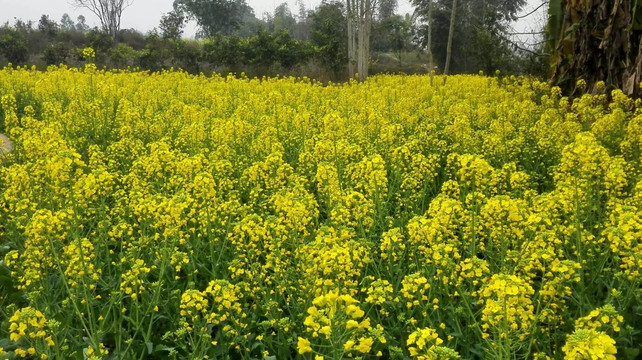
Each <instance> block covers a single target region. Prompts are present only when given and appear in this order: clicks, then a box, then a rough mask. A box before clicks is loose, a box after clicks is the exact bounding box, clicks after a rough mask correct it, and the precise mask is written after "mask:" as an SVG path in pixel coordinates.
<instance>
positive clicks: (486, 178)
mask: <svg viewBox="0 0 642 360" xmlns="http://www.w3.org/2000/svg"><path fill="white" fill-rule="evenodd" d="M93 55H94V54H93V52H92V51H90V50H87V51H85V52H84V56H86V57H88V58H91V57H92V56H93ZM432 84H433V85H431V81H430V78H428V77H423V76H376V77H372V78H369V79H368V80H367V81H365V82H363V83H356V82H350V83H347V84H343V85H330V86H323V85H321V84H319V83H317V82H315V81H311V80H309V79H306V78H302V79H298V80H297V79H293V78H285V79H280V80H278V79H271V78H269V79H264V80H258V79H237V78H232V77H220V76H213V77H205V76H193V75H189V74H187V73H184V72H162V73H156V74H151V75H150V74H147V73H140V72H122V71H116V72H104V71H98V70H96V68H95V66H93V65H92V64H88V65H87V66H86V67H85V68H84V70H83V69H81V70H78V69H69V68H65V67H63V68H55V67H52V68H50V69H49V71H47V72H39V71H35V70H29V69H24V68H22V69H11V68H7V69H4V70H2V71H0V98H1V109H2V110H1V112H0V118H1V119H3V123H2V125H1V126H0V129H1V130H2V132H4V133H6V134H8V135H9V137H10V138H11V139H13V141H14V142H15V150H14V152H13V153H11V154H9V155H5V156H3V157H2V158H1V160H0V161H1V162H2V164H1V167H0V224H1V227H0V257H1V258H3V259H4V260H3V262H1V263H0V358H6V357H9V358H12V357H14V356H18V357H21V356H26V357H30V358H41V359H45V358H56V359H82V358H89V359H99V358H105V359H111V358H114V359H132V358H146V357H149V358H155V359H162V358H175V359H202V358H204V357H206V356H207V357H209V358H222V359H225V358H230V359H250V358H254V359H256V358H264V359H289V358H301V359H317V360H318V359H324V358H325V359H343V358H346V357H354V358H361V359H375V358H383V359H457V358H459V357H461V358H465V359H481V358H486V359H516V358H517V359H526V358H527V359H533V358H535V359H549V358H551V359H562V358H564V359H569V360H570V359H615V355H616V353H617V356H618V358H622V359H632V358H634V357H636V356H639V349H637V350H636V347H638V346H639V344H640V343H641V342H642V338H641V335H640V330H642V319H641V315H642V311H641V309H640V303H641V301H642V293H641V291H640V289H641V288H640V282H641V281H642V273H641V272H640V270H641V267H642V240H641V239H642V211H641V210H642V181H641V175H640V174H641V171H642V166H641V164H642V163H641V162H640V155H641V150H642V148H641V144H642V114H641V113H640V110H636V109H639V108H640V107H639V105H640V102H634V101H632V100H631V99H629V98H627V97H626V96H624V95H623V94H622V93H621V92H619V91H615V92H614V93H613V94H612V97H613V102H612V103H608V102H607V101H608V100H607V97H606V95H605V94H597V95H584V96H581V97H578V98H576V99H574V100H573V101H572V102H571V101H569V100H568V99H567V98H564V97H561V95H560V89H559V88H549V87H548V86H547V85H546V84H544V83H541V82H538V81H534V80H531V79H528V78H504V79H500V78H490V77H483V76H453V77H448V78H447V79H445V78H440V77H435V79H434V81H432ZM636 106H637V107H636Z"/></svg>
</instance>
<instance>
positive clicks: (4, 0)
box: [0, 0, 543, 37]
mask: <svg viewBox="0 0 642 360" xmlns="http://www.w3.org/2000/svg"><path fill="white" fill-rule="evenodd" d="M246 1H247V3H248V4H249V5H250V6H251V7H252V8H253V9H254V13H255V14H256V16H257V17H258V18H262V16H263V13H264V12H269V13H273V12H274V8H275V7H277V6H278V5H279V4H281V3H283V2H284V1H286V0H246ZM301 1H303V4H304V5H305V6H306V8H309V9H310V8H314V7H315V6H317V5H318V4H319V3H320V2H321V1H320V0H301ZM541 1H542V0H529V4H528V5H527V6H526V8H525V11H524V13H526V12H527V11H528V10H529V9H533V8H535V6H536V5H537V4H539V3H541ZM173 2H174V0H133V4H132V5H131V7H129V8H128V9H127V10H125V12H124V13H123V17H122V23H121V26H122V28H124V29H129V28H134V29H137V30H140V31H142V32H147V31H149V30H151V29H153V28H154V27H157V26H158V22H159V20H160V18H161V16H162V15H163V14H164V13H166V12H168V11H170V10H171V9H172V3H173ZM287 2H288V4H289V5H290V9H292V12H293V13H298V6H297V1H296V0H287ZM412 11H413V7H412V6H411V5H410V1H409V0H399V8H398V11H397V12H398V13H401V14H405V13H412ZM540 12H541V13H543V11H540ZM65 13H67V14H69V15H70V16H71V18H72V19H73V20H74V21H75V20H76V18H77V17H78V15H81V14H82V15H84V16H85V18H86V19H87V24H88V25H90V26H92V27H93V26H96V25H98V20H97V19H96V18H95V16H94V15H93V14H91V13H90V12H88V11H87V10H84V9H78V8H75V7H74V6H73V5H72V0H0V23H4V22H6V21H9V23H11V24H13V22H14V21H15V19H22V20H25V21H26V20H33V21H34V22H37V21H38V19H40V16H41V15H42V14H47V15H49V17H50V18H51V19H52V20H55V21H57V22H59V21H60V19H61V18H62V15H63V14H65ZM536 15H537V14H536ZM528 27H530V25H529V24H528V23H524V22H522V23H520V24H518V25H517V26H516V28H517V29H518V30H519V31H522V30H524V29H526V28H528ZM195 32H196V27H195V25H194V24H191V26H188V29H187V30H186V32H185V35H186V36H190V37H191V36H193V35H194V33H195Z"/></svg>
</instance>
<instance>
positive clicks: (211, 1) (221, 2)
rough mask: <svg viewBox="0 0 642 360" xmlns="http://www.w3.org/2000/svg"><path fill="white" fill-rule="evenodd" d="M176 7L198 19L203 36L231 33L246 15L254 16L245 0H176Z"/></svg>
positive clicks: (190, 16)
mask: <svg viewBox="0 0 642 360" xmlns="http://www.w3.org/2000/svg"><path fill="white" fill-rule="evenodd" d="M174 9H179V10H180V11H182V12H183V13H185V14H186V15H187V17H188V18H190V19H195V20H196V22H197V23H198V26H199V27H200V30H201V31H200V34H199V36H201V37H210V36H213V35H216V34H218V33H221V34H225V35H230V34H232V33H233V32H234V31H235V30H237V29H239V27H240V26H241V23H242V22H243V19H244V17H245V16H246V15H248V14H251V16H252V17H254V11H253V10H252V8H251V7H249V6H248V5H247V3H246V2H245V0H174Z"/></svg>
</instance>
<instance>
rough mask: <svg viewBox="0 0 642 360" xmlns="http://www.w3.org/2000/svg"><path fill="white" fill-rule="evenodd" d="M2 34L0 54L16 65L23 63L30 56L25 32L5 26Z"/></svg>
mask: <svg viewBox="0 0 642 360" xmlns="http://www.w3.org/2000/svg"><path fill="white" fill-rule="evenodd" d="M3 30H4V31H3V33H2V34H0V54H2V55H3V56H4V57H5V58H6V59H7V60H8V61H9V62H10V63H13V64H14V65H17V64H22V63H24V62H25V61H27V59H28V58H29V51H28V49H27V44H26V41H25V39H24V36H23V34H24V32H21V31H20V30H18V29H17V28H16V29H11V28H9V27H5V28H4V29H3Z"/></svg>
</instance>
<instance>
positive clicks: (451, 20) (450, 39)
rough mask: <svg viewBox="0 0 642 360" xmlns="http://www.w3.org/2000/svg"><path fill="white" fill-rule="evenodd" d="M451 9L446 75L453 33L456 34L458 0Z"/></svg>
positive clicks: (454, 0) (448, 68)
mask: <svg viewBox="0 0 642 360" xmlns="http://www.w3.org/2000/svg"><path fill="white" fill-rule="evenodd" d="M450 11H451V12H450V30H449V31H448V45H446V64H445V65H444V74H446V75H448V70H450V58H451V56H452V47H453V35H454V34H455V14H456V13H457V0H453V5H452V10H450Z"/></svg>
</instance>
